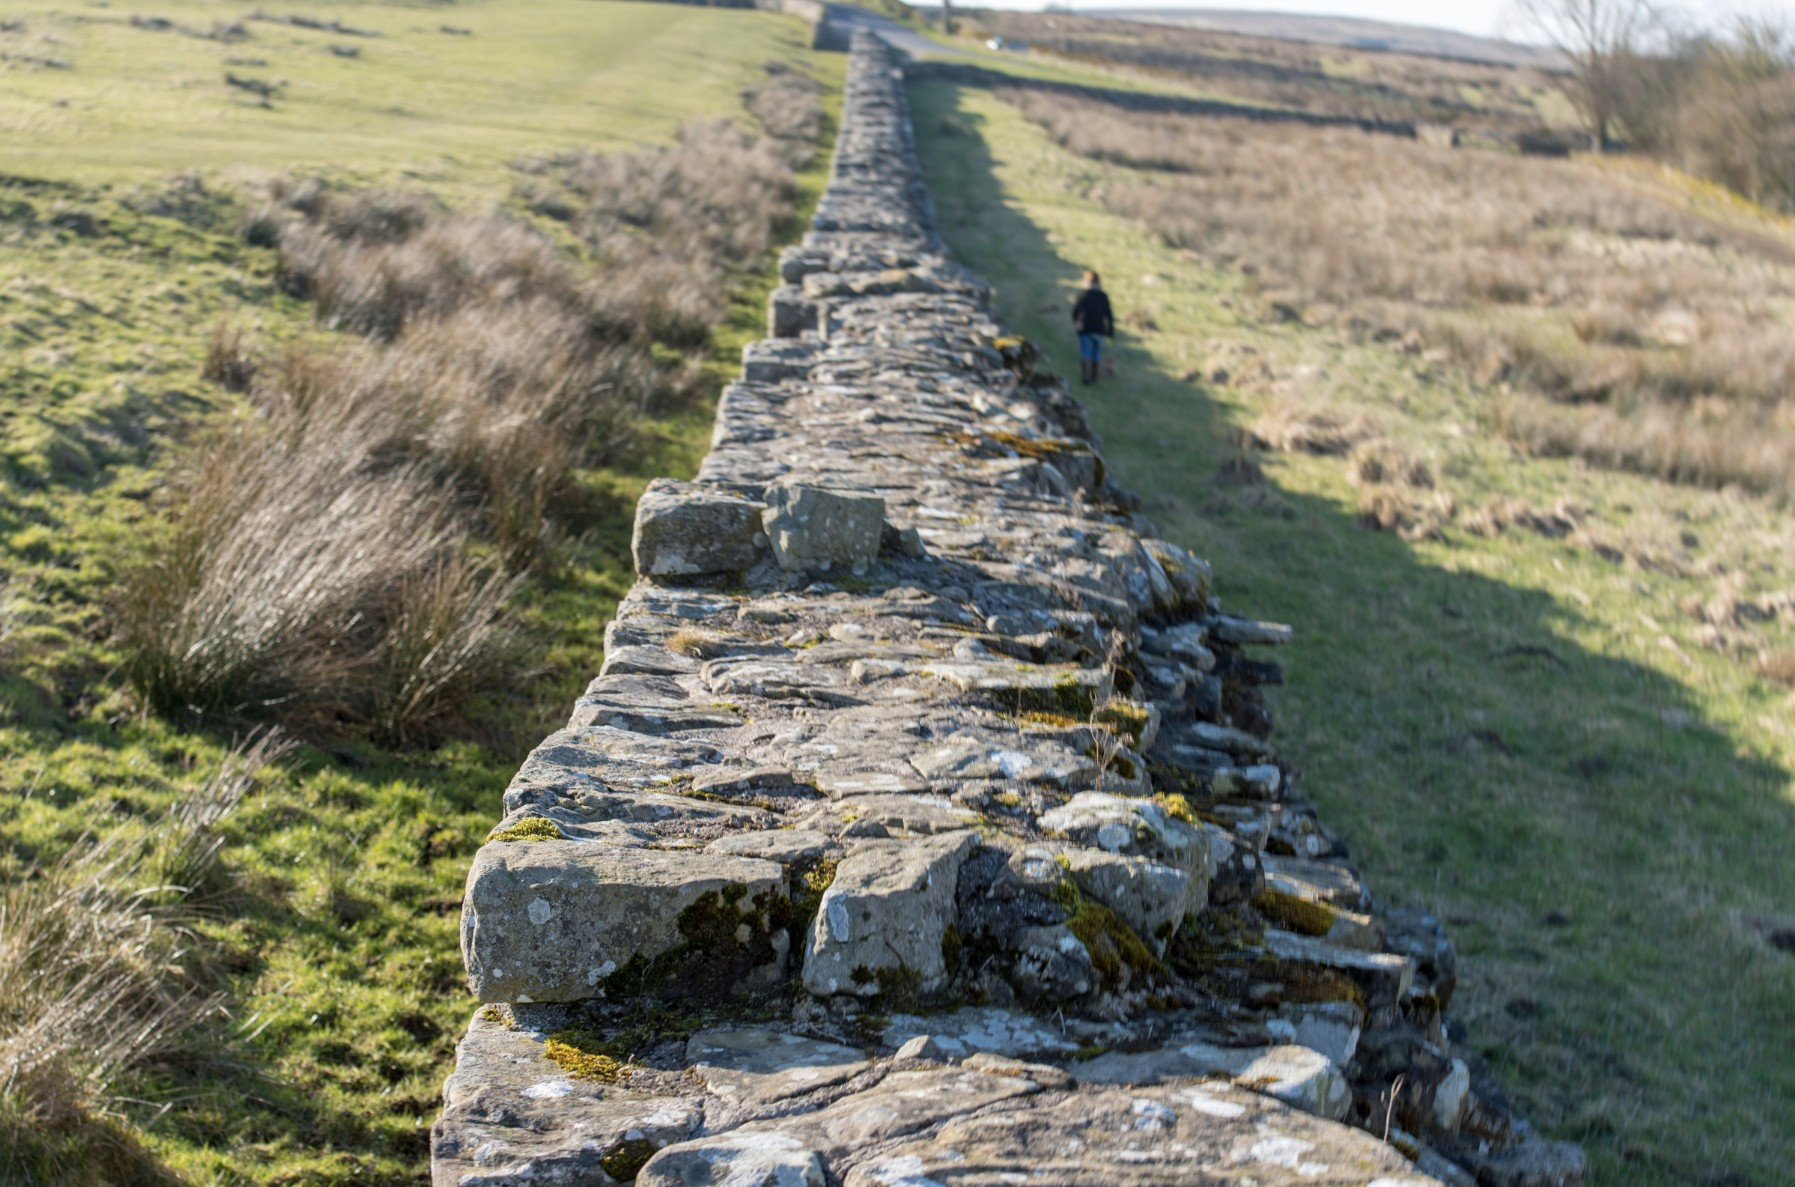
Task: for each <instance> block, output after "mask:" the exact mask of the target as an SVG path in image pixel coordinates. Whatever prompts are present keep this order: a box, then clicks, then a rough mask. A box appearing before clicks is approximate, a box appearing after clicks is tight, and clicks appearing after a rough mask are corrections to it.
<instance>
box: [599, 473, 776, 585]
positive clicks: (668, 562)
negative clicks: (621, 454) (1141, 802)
mask: <svg viewBox="0 0 1795 1187" xmlns="http://www.w3.org/2000/svg"><path fill="white" fill-rule="evenodd" d="M762 510H763V507H762V505H761V504H759V503H757V502H754V501H753V500H752V499H744V498H742V497H741V496H739V495H733V494H730V493H728V492H727V491H720V490H716V489H713V488H707V487H702V486H697V485H694V484H693V483H689V482H676V481H674V480H673V479H670V478H657V479H655V480H654V481H653V482H650V483H649V484H648V489H647V490H646V491H645V492H643V495H642V498H641V500H640V501H638V502H637V504H636V529H635V534H634V536H633V537H632V538H631V540H630V553H631V555H632V556H634V558H635V562H636V572H637V573H638V574H640V575H642V576H644V577H694V576H700V575H703V574H706V573H733V572H738V571H740V570H742V569H746V568H748V567H750V566H751V565H753V564H754V562H755V561H757V560H759V559H760V557H761V556H762V555H763V553H764V550H765V547H766V541H765V539H764V537H761V534H760V533H761V524H760V517H761V511H762Z"/></svg>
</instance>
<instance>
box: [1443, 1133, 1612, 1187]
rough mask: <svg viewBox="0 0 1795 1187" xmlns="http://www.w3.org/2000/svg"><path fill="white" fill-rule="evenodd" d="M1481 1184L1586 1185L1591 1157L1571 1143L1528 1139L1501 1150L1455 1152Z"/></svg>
mask: <svg viewBox="0 0 1795 1187" xmlns="http://www.w3.org/2000/svg"><path fill="white" fill-rule="evenodd" d="M1455 1154H1456V1155H1457V1157H1458V1159H1459V1160H1460V1161H1461V1162H1462V1163H1463V1165H1464V1168H1465V1169H1466V1170H1468V1171H1470V1172H1471V1173H1472V1174H1473V1175H1475V1176H1477V1182H1478V1184H1479V1187H1583V1182H1584V1179H1585V1177H1586V1176H1587V1175H1588V1174H1589V1160H1588V1158H1586V1157H1585V1156H1584V1153H1583V1151H1582V1149H1581V1148H1580V1147H1578V1146H1576V1145H1574V1144H1572V1143H1570V1142H1546V1141H1540V1140H1538V1139H1533V1140H1530V1141H1524V1142H1520V1143H1517V1144H1515V1145H1513V1146H1507V1147H1504V1148H1502V1149H1499V1150H1481V1149H1479V1148H1477V1147H1475V1146H1471V1147H1466V1148H1463V1149H1460V1150H1457V1151H1455Z"/></svg>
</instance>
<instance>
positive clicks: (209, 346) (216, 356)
mask: <svg viewBox="0 0 1795 1187" xmlns="http://www.w3.org/2000/svg"><path fill="white" fill-rule="evenodd" d="M257 369H258V364H257V362H256V358H255V354H254V353H253V351H252V350H251V348H250V344H249V336H248V335H247V334H245V333H244V332H243V327H242V326H240V325H238V324H237V323H236V322H234V321H231V320H229V319H228V318H220V319H219V320H218V322H217V323H216V324H215V325H213V327H212V337H211V338H210V340H208V341H207V343H206V360H205V362H204V363H203V364H201V366H200V374H201V375H202V376H204V377H205V378H206V379H208V380H210V381H211V382H213V383H216V384H217V385H218V386H219V387H222V388H223V389H224V390H225V391H227V392H246V391H248V390H249V386H250V384H252V383H254V382H255V378H256V371H257Z"/></svg>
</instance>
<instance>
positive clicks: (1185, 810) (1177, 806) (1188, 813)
mask: <svg viewBox="0 0 1795 1187" xmlns="http://www.w3.org/2000/svg"><path fill="white" fill-rule="evenodd" d="M1153 802H1154V803H1156V804H1158V805H1159V806H1160V807H1162V808H1164V809H1165V813H1166V815H1167V816H1170V817H1171V818H1172V819H1173V820H1182V821H1184V823H1186V824H1195V823H1197V813H1196V811H1195V810H1194V809H1193V808H1192V807H1191V806H1190V801H1189V800H1187V799H1185V798H1184V797H1183V796H1182V795H1179V794H1178V793H1177V792H1171V793H1169V794H1161V795H1156V796H1154V797H1153Z"/></svg>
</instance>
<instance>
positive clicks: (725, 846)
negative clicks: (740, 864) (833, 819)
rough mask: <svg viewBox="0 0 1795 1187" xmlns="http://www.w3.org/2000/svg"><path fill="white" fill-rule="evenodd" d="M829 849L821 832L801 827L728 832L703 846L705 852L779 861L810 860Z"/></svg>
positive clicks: (790, 862)
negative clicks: (727, 834)
mask: <svg viewBox="0 0 1795 1187" xmlns="http://www.w3.org/2000/svg"><path fill="white" fill-rule="evenodd" d="M828 850H829V838H828V837H826V836H824V835H823V834H822V833H818V832H811V831H809V830H808V829H801V828H773V829H763V830H762V831H760V832H754V833H732V834H730V835H729V836H725V837H718V838H717V839H716V840H714V841H712V842H711V843H710V844H708V845H706V846H705V847H704V851H705V852H706V853H725V854H729V855H730V856H733V857H756V858H759V859H761V860H762V861H776V862H778V863H779V864H780V865H793V864H795V863H798V862H805V861H814V860H816V859H817V858H820V857H822V856H823V854H824V853H826V852H828Z"/></svg>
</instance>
